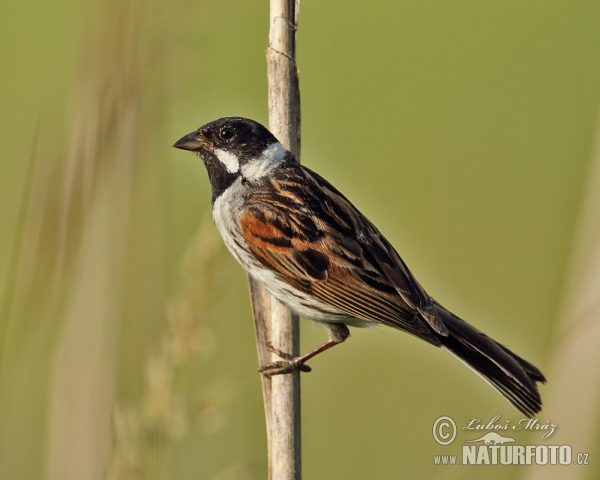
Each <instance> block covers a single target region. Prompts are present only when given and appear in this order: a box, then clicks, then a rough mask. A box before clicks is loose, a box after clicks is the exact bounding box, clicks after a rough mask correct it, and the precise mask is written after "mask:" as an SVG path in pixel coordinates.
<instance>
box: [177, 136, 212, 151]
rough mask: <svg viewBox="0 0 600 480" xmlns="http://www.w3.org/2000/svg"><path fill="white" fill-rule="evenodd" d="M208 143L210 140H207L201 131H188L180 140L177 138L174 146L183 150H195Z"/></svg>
mask: <svg viewBox="0 0 600 480" xmlns="http://www.w3.org/2000/svg"><path fill="white" fill-rule="evenodd" d="M207 143H208V141H207V140H206V138H204V136H203V135H202V134H201V133H200V132H198V131H195V132H192V133H188V134H187V135H186V136H185V137H182V138H180V139H179V140H177V141H176V142H175V145H173V146H174V147H175V148H181V149H182V150H190V151H192V152H193V151H195V150H199V149H201V148H202V147H204V146H206V144H207Z"/></svg>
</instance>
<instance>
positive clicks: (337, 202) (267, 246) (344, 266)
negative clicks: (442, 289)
mask: <svg viewBox="0 0 600 480" xmlns="http://www.w3.org/2000/svg"><path fill="white" fill-rule="evenodd" d="M299 168H302V173H304V174H305V177H306V178H305V180H306V181H305V182H303V183H297V182H296V183H294V182H289V181H288V182H283V181H278V179H277V178H272V179H270V181H271V182H272V183H273V184H272V185H270V186H268V187H269V188H265V189H263V190H262V191H260V192H259V193H258V194H256V195H254V196H253V197H252V198H251V199H250V200H249V201H248V202H246V205H245V208H244V211H243V212H242V214H241V216H240V226H241V227H242V231H243V236H244V239H245V241H246V245H247V247H248V248H249V249H250V251H251V252H252V253H253V254H254V255H255V257H256V258H257V259H258V260H259V261H260V262H261V264H262V265H263V266H265V267H266V268H268V269H270V270H271V271H273V272H275V273H276V275H277V276H278V277H279V278H280V279H281V280H283V281H284V282H286V283H288V284H289V285H291V286H292V287H294V288H296V289H298V290H300V291H301V292H303V293H305V294H310V295H313V296H314V297H315V298H317V299H319V300H320V301H322V302H324V303H326V304H328V305H331V306H333V307H335V308H336V309H338V310H340V311H342V312H344V313H345V314H347V315H348V316H349V317H355V318H360V319H364V320H370V321H373V322H378V323H382V324H385V325H389V326H393V327H396V328H400V329H402V330H406V331H407V332H409V333H412V334H413V335H416V336H418V337H420V338H423V339H424V340H426V341H428V342H430V343H433V344H435V345H440V341H439V339H438V338H437V336H436V335H435V334H434V333H433V332H432V331H431V329H433V330H434V331H435V332H437V333H441V334H442V335H443V334H444V330H445V326H444V324H443V323H442V321H441V320H440V319H439V318H437V316H435V315H433V316H432V315H429V310H428V309H429V308H431V311H433V308H432V307H431V305H432V304H431V300H430V298H429V296H428V295H427V294H426V293H425V292H424V291H423V289H422V288H421V286H420V285H419V284H418V283H417V281H416V280H415V279H414V277H413V276H412V274H411V273H410V271H409V270H408V268H407V267H406V265H405V264H404V262H402V260H401V259H400V257H399V256H398V254H397V253H396V252H395V250H394V249H393V247H391V245H390V244H389V243H388V242H387V240H386V239H385V238H384V237H383V236H382V235H381V234H380V233H379V232H378V231H377V229H376V228H375V227H374V226H373V225H372V224H371V223H370V222H369V221H368V220H367V219H366V218H365V217H364V216H363V215H362V214H360V212H358V210H356V209H355V208H354V207H353V206H352V204H351V203H350V202H349V201H348V200H346V199H345V198H344V197H343V196H342V195H341V194H340V193H339V192H337V190H335V189H334V188H333V187H331V186H330V185H329V184H327V183H326V182H325V180H323V179H321V178H320V177H318V176H317V175H316V174H314V173H312V172H310V171H309V170H308V169H304V168H303V167H300V166H299ZM296 173H298V170H296ZM282 191H283V192H285V195H281V194H279V193H280V192H282ZM446 334H447V331H446Z"/></svg>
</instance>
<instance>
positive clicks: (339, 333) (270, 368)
mask: <svg viewBox="0 0 600 480" xmlns="http://www.w3.org/2000/svg"><path fill="white" fill-rule="evenodd" d="M324 325H325V327H326V328H327V330H328V331H329V340H327V341H326V342H325V343H324V344H323V345H321V346H320V347H317V348H315V349H314V350H312V351H310V352H308V353H306V354H304V355H302V356H301V357H293V356H291V355H290V354H289V353H285V352H282V351H281V350H278V349H277V348H275V347H274V346H273V345H272V344H271V343H268V344H267V350H268V351H269V352H271V353H274V354H275V355H277V356H279V357H281V358H283V359H284V360H281V361H279V362H271V363H267V364H265V365H261V366H260V367H258V371H259V372H261V373H262V374H263V375H265V376H267V377H272V376H273V375H281V374H283V373H290V372H292V371H294V370H300V371H301V372H310V370H311V368H310V367H309V366H308V365H305V364H304V363H305V362H307V361H308V360H310V359H311V358H313V357H314V356H316V355H318V354H319V353H321V352H324V351H325V350H329V349H330V348H331V347H333V346H334V345H337V344H338V343H342V342H343V341H344V340H346V339H347V338H348V337H349V336H350V331H349V330H348V327H347V326H346V325H344V324H343V323H325V324H324Z"/></svg>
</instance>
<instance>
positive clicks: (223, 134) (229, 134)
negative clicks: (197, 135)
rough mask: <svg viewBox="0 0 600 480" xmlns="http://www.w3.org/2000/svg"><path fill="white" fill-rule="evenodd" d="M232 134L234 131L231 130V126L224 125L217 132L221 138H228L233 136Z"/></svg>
mask: <svg viewBox="0 0 600 480" xmlns="http://www.w3.org/2000/svg"><path fill="white" fill-rule="evenodd" d="M234 134H235V132H234V131H233V128H229V127H225V128H223V129H221V131H220V132H219V136H220V137H221V138H222V139H223V140H229V139H231V138H233V135H234Z"/></svg>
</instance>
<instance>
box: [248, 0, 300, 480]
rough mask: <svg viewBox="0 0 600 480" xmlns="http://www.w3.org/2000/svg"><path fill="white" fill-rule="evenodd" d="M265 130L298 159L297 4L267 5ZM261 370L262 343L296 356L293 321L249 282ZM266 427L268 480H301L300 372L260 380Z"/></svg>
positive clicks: (269, 357) (278, 1) (273, 1)
mask: <svg viewBox="0 0 600 480" xmlns="http://www.w3.org/2000/svg"><path fill="white" fill-rule="evenodd" d="M270 5H271V11H270V30H269V47H268V49H267V52H266V57H267V76H268V83H269V128H270V130H271V132H272V133H273V134H274V135H275V137H277V139H278V140H279V141H280V142H281V143H282V144H283V145H284V146H285V147H286V148H287V149H289V150H290V151H291V152H293V153H294V155H296V158H298V160H299V159H300V90H299V88H298V70H297V68H296V61H295V58H296V25H297V20H298V10H299V6H300V2H299V0H270ZM248 283H249V287H250V297H251V300H252V309H253V314H254V325H255V329H256V342H257V349H258V358H259V363H260V364H261V365H263V364H265V363H268V362H273V361H277V360H279V358H276V357H275V356H274V355H273V354H271V353H269V352H268V351H267V349H266V344H267V342H271V343H272V344H273V345H274V346H275V347H276V348H278V349H279V350H282V351H284V352H287V353H290V354H291V355H293V356H298V355H299V354H300V338H299V336H300V329H299V323H298V317H297V316H296V315H294V314H292V312H291V311H290V310H289V309H287V308H286V307H285V306H283V305H282V304H281V303H279V302H278V301H277V300H276V299H275V298H273V297H272V296H271V295H270V294H269V293H268V292H267V291H266V290H264V289H263V288H262V287H261V286H260V285H258V284H257V283H256V282H255V281H254V280H253V279H252V278H250V277H249V278H248ZM262 388H263V398H264V405H265V418H266V426H267V448H268V471H269V476H268V478H269V480H300V479H301V478H302V471H301V437H300V372H299V371H297V370H296V371H294V372H292V373H289V374H285V375H276V376H273V377H271V378H268V377H265V376H264V375H263V376H262Z"/></svg>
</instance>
